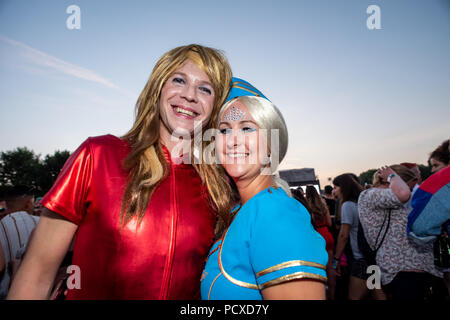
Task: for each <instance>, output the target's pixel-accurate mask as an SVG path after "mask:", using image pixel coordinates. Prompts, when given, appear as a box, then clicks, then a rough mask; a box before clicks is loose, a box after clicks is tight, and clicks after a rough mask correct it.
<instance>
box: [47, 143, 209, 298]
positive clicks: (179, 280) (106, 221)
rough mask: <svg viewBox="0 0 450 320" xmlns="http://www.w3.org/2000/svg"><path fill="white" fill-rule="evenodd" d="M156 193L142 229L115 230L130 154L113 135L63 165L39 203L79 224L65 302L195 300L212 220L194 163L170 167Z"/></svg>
mask: <svg viewBox="0 0 450 320" xmlns="http://www.w3.org/2000/svg"><path fill="white" fill-rule="evenodd" d="M163 149H164V153H165V156H166V159H167V161H168V163H169V168H170V169H169V174H168V176H167V178H166V179H164V180H163V181H162V182H161V184H160V185H159V186H158V187H157V188H156V189H155V191H154V193H153V196H152V198H151V200H150V204H149V206H148V208H147V211H146V212H145V216H144V218H143V220H142V222H141V224H140V225H139V226H137V223H136V221H137V220H136V219H132V220H130V222H129V223H128V224H127V225H125V226H124V227H123V229H122V232H119V231H120V230H119V229H120V227H119V218H120V207H121V203H122V195H123V191H124V188H125V181H126V178H127V173H126V172H125V171H124V169H123V168H122V162H123V160H124V159H125V157H126V155H127V154H128V152H129V151H130V148H129V146H128V145H127V143H126V142H125V141H124V140H121V139H119V138H117V137H115V136H112V135H106V136H100V137H94V138H89V139H87V140H86V141H85V142H84V143H83V144H82V145H81V146H80V147H79V148H78V149H77V150H76V151H75V152H74V153H73V154H72V155H71V156H70V158H69V159H68V160H67V162H66V164H65V165H64V168H63V170H62V171H61V173H60V175H59V176H58V179H57V181H56V182H55V184H54V186H53V187H52V189H51V190H50V191H49V192H48V193H47V194H46V195H45V197H44V198H43V199H42V204H43V205H44V206H45V207H47V208H48V209H49V210H51V211H54V212H56V213H58V214H60V215H61V216H63V217H65V218H66V219H68V220H70V221H72V222H74V223H76V224H78V226H79V227H78V231H77V234H76V241H75V247H74V254H73V261H72V264H73V265H77V266H79V267H80V271H81V289H71V290H69V291H68V295H67V299H197V298H199V297H200V277H201V273H202V271H203V267H204V261H205V258H206V256H207V254H208V251H209V249H210V246H211V244H212V240H213V237H214V223H215V215H214V212H213V211H212V209H211V207H210V205H209V204H208V201H209V200H208V196H207V191H206V189H205V188H204V186H203V185H202V183H201V180H200V177H199V176H198V174H197V173H196V171H195V169H194V168H193V167H192V166H191V165H187V164H174V163H172V161H171V159H170V154H169V152H168V150H167V149H166V148H165V147H163Z"/></svg>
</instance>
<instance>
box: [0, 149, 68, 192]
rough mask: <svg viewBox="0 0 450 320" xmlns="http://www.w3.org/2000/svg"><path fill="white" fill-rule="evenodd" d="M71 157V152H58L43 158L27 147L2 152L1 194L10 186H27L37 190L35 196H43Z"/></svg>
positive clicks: (0, 157) (0, 160) (0, 156)
mask: <svg viewBox="0 0 450 320" xmlns="http://www.w3.org/2000/svg"><path fill="white" fill-rule="evenodd" d="M69 156H70V152H69V151H67V150H63V151H59V150H57V151H55V152H54V153H53V154H48V155H46V156H45V157H41V155H40V154H36V153H35V152H34V151H32V150H30V149H28V148H26V147H19V148H16V149H15V150H12V151H5V152H0V194H3V192H4V190H5V189H6V188H7V187H8V186H10V185H27V186H30V187H33V188H35V190H36V193H35V196H37V197H39V196H43V195H44V194H45V193H47V191H48V190H50V188H51V186H52V185H53V183H54V182H55V180H56V178H57V176H58V174H59V172H60V171H61V169H62V167H63V165H64V163H65V162H66V160H67V158H68V157H69Z"/></svg>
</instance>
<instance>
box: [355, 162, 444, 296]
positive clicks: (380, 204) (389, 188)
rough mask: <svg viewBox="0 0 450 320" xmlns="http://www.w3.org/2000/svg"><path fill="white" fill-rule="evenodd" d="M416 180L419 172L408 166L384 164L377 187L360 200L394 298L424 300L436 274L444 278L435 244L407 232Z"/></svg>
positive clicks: (386, 285) (365, 227) (364, 221)
mask: <svg viewBox="0 0 450 320" xmlns="http://www.w3.org/2000/svg"><path fill="white" fill-rule="evenodd" d="M416 181H417V176H416V174H415V173H414V172H413V171H412V170H410V169H408V168H407V167H405V166H402V165H392V166H390V167H382V168H380V169H378V171H377V172H376V173H375V175H374V187H373V188H370V189H368V190H365V191H363V192H362V193H361V195H360V196H359V200H358V212H359V218H360V221H361V225H362V227H363V230H364V235H365V237H366V239H367V241H368V243H369V245H370V247H371V249H372V250H375V249H378V250H377V251H376V264H377V266H378V267H379V268H380V274H381V284H382V286H383V289H384V290H385V291H386V293H387V294H388V295H389V296H390V298H391V299H393V300H423V299H425V297H426V295H427V292H428V291H429V288H430V286H431V284H432V282H433V280H434V279H433V277H440V278H442V272H440V271H439V270H438V269H437V268H436V267H435V266H434V263H433V248H432V246H429V247H427V246H418V245H416V244H414V243H413V242H412V241H410V239H408V237H407V234H406V224H407V220H408V214H409V209H408V207H407V206H406V205H405V204H406V203H407V202H408V201H409V199H410V196H411V190H412V188H413V187H414V185H415V184H416ZM380 235H381V236H380ZM383 238H384V239H383ZM381 241H382V242H381ZM380 242H381V244H380Z"/></svg>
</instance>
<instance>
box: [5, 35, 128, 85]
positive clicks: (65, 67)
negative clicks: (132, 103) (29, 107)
mask: <svg viewBox="0 0 450 320" xmlns="http://www.w3.org/2000/svg"><path fill="white" fill-rule="evenodd" d="M0 40H1V41H3V42H6V43H8V44H10V45H12V46H14V47H15V48H17V49H18V50H19V51H20V53H21V55H22V56H23V57H24V58H25V59H26V60H27V61H28V62H31V63H33V64H35V65H38V66H41V67H45V68H49V69H52V70H56V71H59V72H61V73H64V74H67V75H70V76H73V77H76V78H79V79H83V80H88V81H92V82H96V83H99V84H101V85H104V86H106V87H108V88H112V89H116V90H119V91H121V92H123V93H125V94H129V93H127V92H126V91H124V90H123V89H121V88H119V87H118V86H117V85H115V84H114V83H112V82H111V81H110V80H108V79H105V78H104V77H102V76H100V75H98V74H96V73H95V72H93V71H91V70H89V69H86V68H83V67H80V66H76V65H74V64H71V63H69V62H66V61H63V60H61V59H58V58H55V57H53V56H51V55H49V54H47V53H45V52H42V51H39V50H37V49H34V48H32V47H30V46H27V45H26V44H24V43H22V42H19V41H16V40H12V39H9V38H7V37H5V36H3V35H0Z"/></svg>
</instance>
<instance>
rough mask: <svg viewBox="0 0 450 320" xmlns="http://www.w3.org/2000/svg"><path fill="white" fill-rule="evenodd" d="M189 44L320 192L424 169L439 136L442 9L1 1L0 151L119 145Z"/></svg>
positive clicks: (446, 90) (446, 111) (445, 20)
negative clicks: (168, 63)
mask: <svg viewBox="0 0 450 320" xmlns="http://www.w3.org/2000/svg"><path fill="white" fill-rule="evenodd" d="M71 5H76V6H78V8H79V10H80V20H79V21H80V24H79V27H80V28H79V29H76V28H75V29H70V28H68V26H67V20H69V22H72V23H73V22H74V20H73V19H72V18H71V16H72V15H73V11H70V10H69V12H67V9H68V8H69V7H70V6H71ZM371 5H376V6H377V8H378V9H379V10H377V11H373V10H368V7H369V6H371ZM377 13H379V14H377ZM376 18H377V19H376ZM377 23H378V24H377ZM69 25H70V24H69ZM368 25H369V26H370V27H371V28H369V27H368ZM373 26H376V27H377V28H373ZM189 43H199V44H202V45H206V46H210V47H214V48H217V49H220V50H222V51H223V52H224V54H225V55H226V56H227V58H228V60H229V62H230V64H231V67H232V70H233V75H234V76H237V77H239V78H243V79H245V80H247V81H249V82H251V83H252V84H253V85H254V86H255V87H257V88H258V89H259V90H260V91H262V92H263V93H264V94H265V95H266V96H267V97H268V98H269V99H270V100H271V101H272V102H273V103H274V104H275V105H277V107H278V108H279V109H280V110H281V112H282V113H283V115H284V118H285V120H286V123H287V126H288V131H289V147H288V153H287V155H286V158H285V159H284V161H283V162H282V163H281V165H280V169H294V168H305V167H306V168H314V169H315V173H316V175H317V176H318V178H319V180H320V182H321V186H322V187H323V186H324V185H325V184H329V179H330V178H334V177H336V176H337V175H339V174H341V173H345V172H353V173H355V174H358V175H359V174H360V173H361V172H363V171H365V170H368V169H372V168H377V167H380V166H382V165H385V164H394V163H400V162H405V161H407V162H416V163H419V164H426V163H427V159H428V156H429V154H430V153H431V151H433V150H434V149H435V148H436V147H437V146H438V145H439V144H440V143H441V142H442V141H444V140H445V139H448V138H450V0H421V1H418V0H417V1H416V0H395V1H393V0H390V1H381V0H371V1H365V0H340V1H332V0H330V1H325V0H315V1H313V0H309V1H306V0H292V1H288V0H277V1H275V0H273V1H268V0H243V1H237V0H227V1H216V0H209V1H204V0H191V1H181V0H172V1H162V0H159V1H152V0H148V1H139V0H127V1H125V0H115V1H114V0H110V1H106V0H78V1H77V0H71V1H65V0H52V1H50V0H0V121H1V124H0V151H8V150H13V149H15V148H17V147H27V148H29V149H32V150H33V151H35V152H36V153H38V154H41V155H42V156H45V155H46V154H52V153H53V152H54V151H55V150H69V151H74V150H75V149H76V148H77V146H78V145H80V144H81V143H82V142H83V141H84V140H85V139H86V138H87V137H89V136H97V135H103V134H108V133H110V134H114V135H117V136H121V135H123V134H125V133H126V132H127V131H128V129H129V128H131V125H132V123H133V119H134V106H135V103H136V100H137V97H138V96H139V93H140V92H141V90H142V89H143V87H144V85H145V83H146V82H147V80H148V78H149V76H150V73H151V71H152V68H153V66H154V64H155V63H156V61H157V60H158V59H159V58H160V57H161V56H162V55H163V54H164V53H165V52H167V51H168V50H170V49H172V48H174V47H177V46H180V45H185V44H189Z"/></svg>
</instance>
